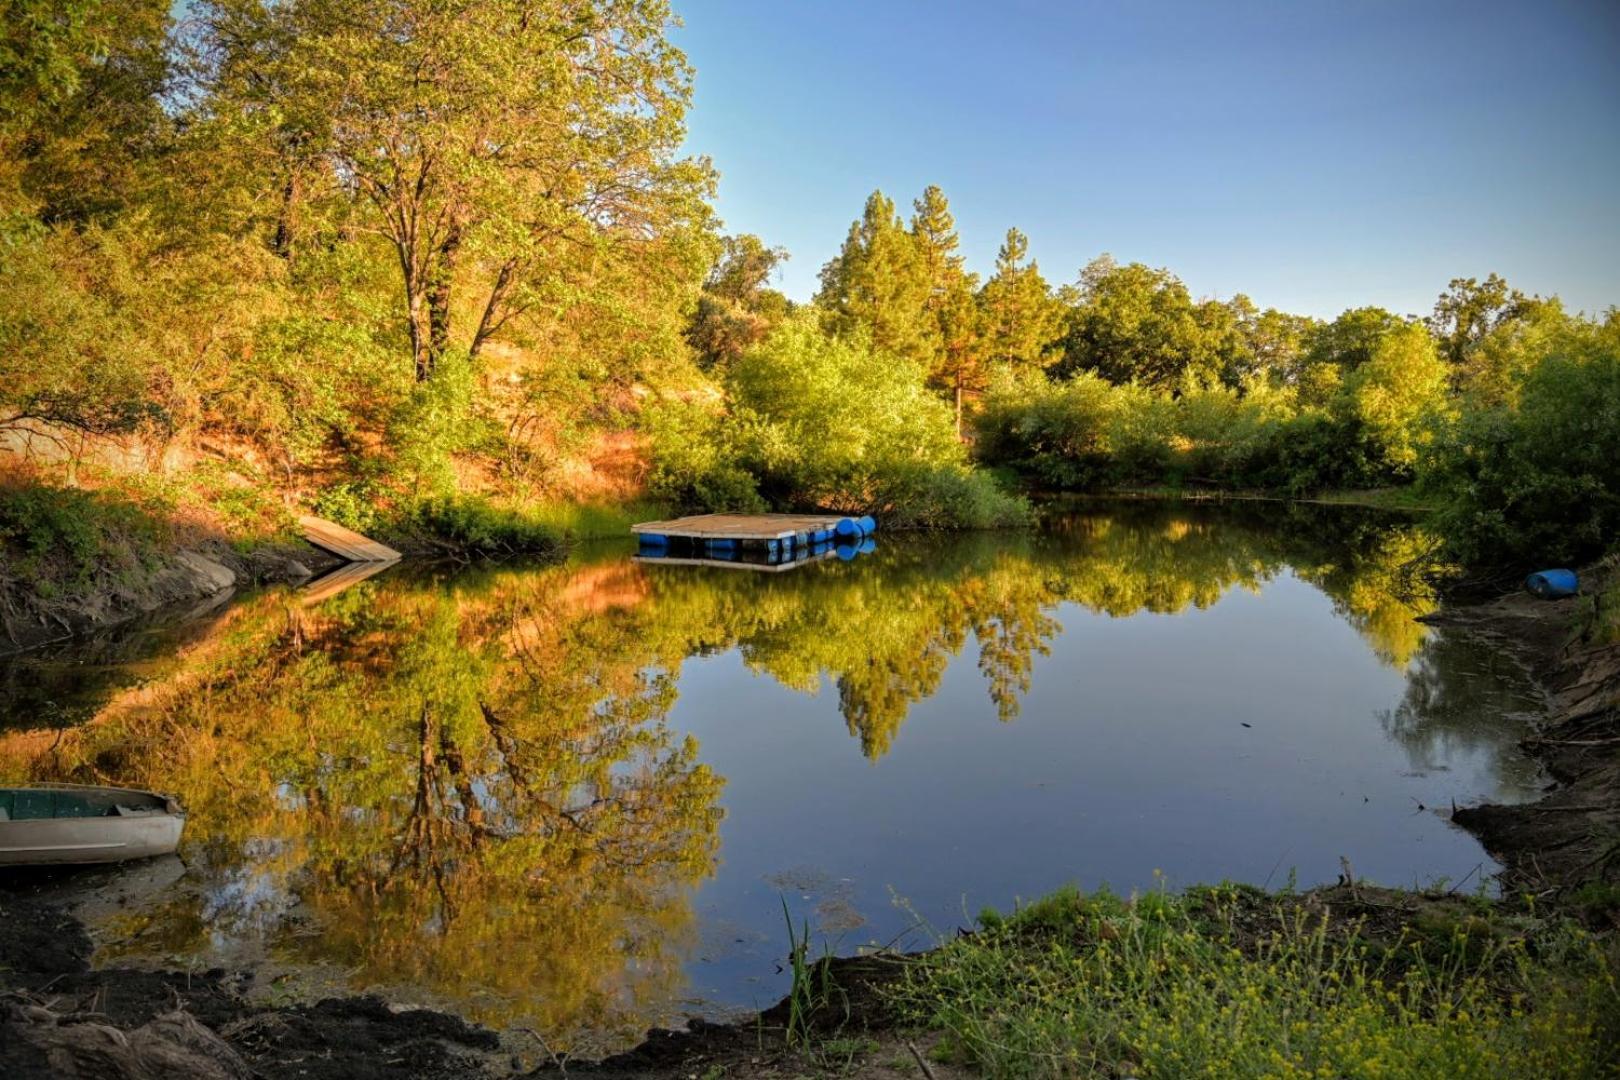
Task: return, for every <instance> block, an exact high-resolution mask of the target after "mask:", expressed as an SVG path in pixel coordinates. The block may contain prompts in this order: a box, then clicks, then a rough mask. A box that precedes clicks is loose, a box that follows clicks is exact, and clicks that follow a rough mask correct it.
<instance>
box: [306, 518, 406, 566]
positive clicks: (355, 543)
mask: <svg viewBox="0 0 1620 1080" xmlns="http://www.w3.org/2000/svg"><path fill="white" fill-rule="evenodd" d="M298 527H299V528H300V529H302V530H303V532H304V539H305V540H308V541H309V542H310V543H312V544H314V545H315V546H316V547H318V548H320V549H321V550H322V551H330V552H331V553H332V554H334V555H336V556H337V557H338V558H340V559H347V560H348V561H349V562H352V563H390V562H397V561H398V560H399V558H400V554H399V552H397V551H395V550H394V549H393V548H391V547H388V546H387V545H386V544H379V543H377V541H375V540H373V539H371V538H370V537H369V536H361V535H360V534H359V533H357V532H354V531H353V530H352V529H345V528H344V527H343V526H341V525H339V524H337V523H336V522H331V521H327V520H326V519H325V518H318V517H314V516H312V515H310V514H305V515H303V516H302V517H300V518H299V519H298Z"/></svg>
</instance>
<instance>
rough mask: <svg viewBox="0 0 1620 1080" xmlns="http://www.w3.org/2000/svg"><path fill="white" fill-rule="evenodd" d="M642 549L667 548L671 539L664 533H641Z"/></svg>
mask: <svg viewBox="0 0 1620 1080" xmlns="http://www.w3.org/2000/svg"><path fill="white" fill-rule="evenodd" d="M638 535H639V536H640V537H641V546H642V547H667V546H668V545H669V537H667V536H665V535H664V534H663V533H639V534H638Z"/></svg>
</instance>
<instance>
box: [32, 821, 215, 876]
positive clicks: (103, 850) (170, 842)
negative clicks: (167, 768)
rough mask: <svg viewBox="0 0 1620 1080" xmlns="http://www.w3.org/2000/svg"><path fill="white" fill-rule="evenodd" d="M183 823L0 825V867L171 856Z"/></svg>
mask: <svg viewBox="0 0 1620 1080" xmlns="http://www.w3.org/2000/svg"><path fill="white" fill-rule="evenodd" d="M185 824H186V819H185V818H184V817H183V816H181V815H179V814H151V815H143V816H139V817H94V818H48V819H43V820H38V821H0V866H52V865H73V864H83V863H113V862H124V861H126V860H128V859H147V858H151V857H152V856H154V855H169V854H172V853H173V852H174V850H175V848H177V847H179V846H180V833H181V831H182V830H183V829H184V828H185Z"/></svg>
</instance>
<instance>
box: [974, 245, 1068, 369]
mask: <svg viewBox="0 0 1620 1080" xmlns="http://www.w3.org/2000/svg"><path fill="white" fill-rule="evenodd" d="M1028 257H1029V238H1028V237H1026V236H1025V235H1024V234H1023V233H1021V232H1019V231H1018V230H1017V229H1008V230H1007V238H1006V239H1005V240H1004V241H1002V244H1001V249H1000V250H999V251H998V252H997V253H996V272H995V273H994V274H991V275H990V280H988V281H986V282H985V283H984V288H983V289H981V290H980V291H979V309H980V311H981V313H982V314H981V317H982V319H983V326H984V339H985V351H986V354H987V355H988V357H989V359H990V361H991V362H992V363H995V364H1002V365H1005V366H1007V367H1011V368H1018V369H1024V370H1029V369H1035V368H1042V367H1045V366H1046V365H1047V364H1048V363H1050V362H1051V359H1052V357H1051V355H1050V349H1051V346H1052V344H1053V341H1054V340H1055V339H1056V338H1057V336H1058V334H1059V332H1060V328H1061V323H1062V316H1063V309H1062V306H1061V304H1059V303H1058V301H1057V300H1056V299H1055V298H1054V297H1053V296H1052V289H1051V286H1049V285H1048V284H1047V283H1046V279H1045V278H1044V277H1042V276H1041V269H1040V265H1039V264H1038V263H1036V262H1035V261H1034V260H1030V261H1029V262H1027V263H1026V262H1025V260H1026V259H1027V258H1028Z"/></svg>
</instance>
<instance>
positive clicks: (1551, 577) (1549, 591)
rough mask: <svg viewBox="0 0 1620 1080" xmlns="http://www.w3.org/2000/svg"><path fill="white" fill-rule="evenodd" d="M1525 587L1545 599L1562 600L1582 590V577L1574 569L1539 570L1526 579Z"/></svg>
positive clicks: (1531, 593) (1533, 594)
mask: <svg viewBox="0 0 1620 1080" xmlns="http://www.w3.org/2000/svg"><path fill="white" fill-rule="evenodd" d="M1524 587H1525V588H1526V589H1529V590H1530V595H1532V596H1539V597H1540V598H1541V599H1543V600H1562V599H1563V598H1564V597H1566V596H1574V595H1575V594H1576V593H1578V592H1580V591H1581V579H1580V578H1579V577H1577V576H1576V574H1575V571H1573V570H1538V571H1536V572H1535V573H1534V574H1531V575H1530V576H1529V577H1527V578H1525V579H1524Z"/></svg>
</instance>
